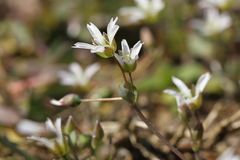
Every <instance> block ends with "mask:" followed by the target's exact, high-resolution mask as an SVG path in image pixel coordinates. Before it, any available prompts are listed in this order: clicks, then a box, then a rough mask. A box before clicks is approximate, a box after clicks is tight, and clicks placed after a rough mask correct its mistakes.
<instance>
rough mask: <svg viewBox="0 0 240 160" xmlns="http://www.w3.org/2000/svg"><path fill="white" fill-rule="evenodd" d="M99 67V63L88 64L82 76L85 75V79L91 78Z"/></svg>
mask: <svg viewBox="0 0 240 160" xmlns="http://www.w3.org/2000/svg"><path fill="white" fill-rule="evenodd" d="M99 69H100V65H99V64H98V63H94V64H92V65H89V66H88V67H87V68H86V69H85V71H84V77H86V79H87V81H89V80H90V79H91V77H92V76H93V75H94V74H95V73H96V72H97V71H98V70H99Z"/></svg>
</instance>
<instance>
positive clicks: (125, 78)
mask: <svg viewBox="0 0 240 160" xmlns="http://www.w3.org/2000/svg"><path fill="white" fill-rule="evenodd" d="M114 59H115V60H116V61H117V64H118V66H119V68H120V70H121V72H122V76H123V79H124V81H125V83H126V84H127V83H128V80H127V77H126V75H125V73H124V70H123V68H122V66H121V64H120V63H119V62H118V60H117V59H116V58H114Z"/></svg>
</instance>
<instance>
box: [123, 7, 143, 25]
mask: <svg viewBox="0 0 240 160" xmlns="http://www.w3.org/2000/svg"><path fill="white" fill-rule="evenodd" d="M119 14H120V15H122V16H123V17H126V19H127V20H128V21H129V22H130V23H136V22H138V21H140V20H142V19H144V18H145V14H144V12H143V11H142V10H141V9H139V8H137V7H123V8H121V9H120V10H119Z"/></svg>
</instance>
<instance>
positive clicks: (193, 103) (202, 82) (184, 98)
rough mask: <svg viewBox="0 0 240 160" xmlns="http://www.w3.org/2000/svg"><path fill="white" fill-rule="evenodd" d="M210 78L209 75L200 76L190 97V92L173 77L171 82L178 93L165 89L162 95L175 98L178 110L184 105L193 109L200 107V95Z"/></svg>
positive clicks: (182, 83) (180, 81) (181, 82)
mask: <svg viewBox="0 0 240 160" xmlns="http://www.w3.org/2000/svg"><path fill="white" fill-rule="evenodd" d="M210 78H211V75H210V74H209V73H205V74H203V75H201V76H200V77H199V79H198V81H197V84H196V86H195V90H194V91H195V94H194V95H192V92H191V90H190V89H189V88H188V87H187V86H186V84H185V83H184V82H183V81H182V80H180V79H178V78H176V77H173V78H172V81H173V83H174V84H175V85H176V86H177V87H178V89H179V90H180V92H177V91H175V90H172V89H166V90H164V93H167V94H170V95H172V96H174V97H175V98H176V101H177V105H178V108H179V109H180V108H181V107H182V106H184V105H188V106H190V107H193V108H198V107H200V105H201V93H202V92H203V90H204V88H205V87H206V85H207V83H208V81H209V80H210Z"/></svg>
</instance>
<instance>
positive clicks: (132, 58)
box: [114, 39, 143, 72]
mask: <svg viewBox="0 0 240 160" xmlns="http://www.w3.org/2000/svg"><path fill="white" fill-rule="evenodd" d="M121 45H122V50H121V51H120V55H119V54H114V56H115V57H116V59H117V60H118V62H119V63H120V64H121V66H122V67H123V68H124V69H125V71H127V72H132V71H133V70H134V69H135V68H136V60H137V59H138V54H139V52H140V50H141V47H142V45H143V43H141V42H140V41H138V42H137V43H136V44H135V45H134V46H133V48H131V49H130V48H129V46H128V43H127V41H126V40H125V39H124V40H122V42H121Z"/></svg>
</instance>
